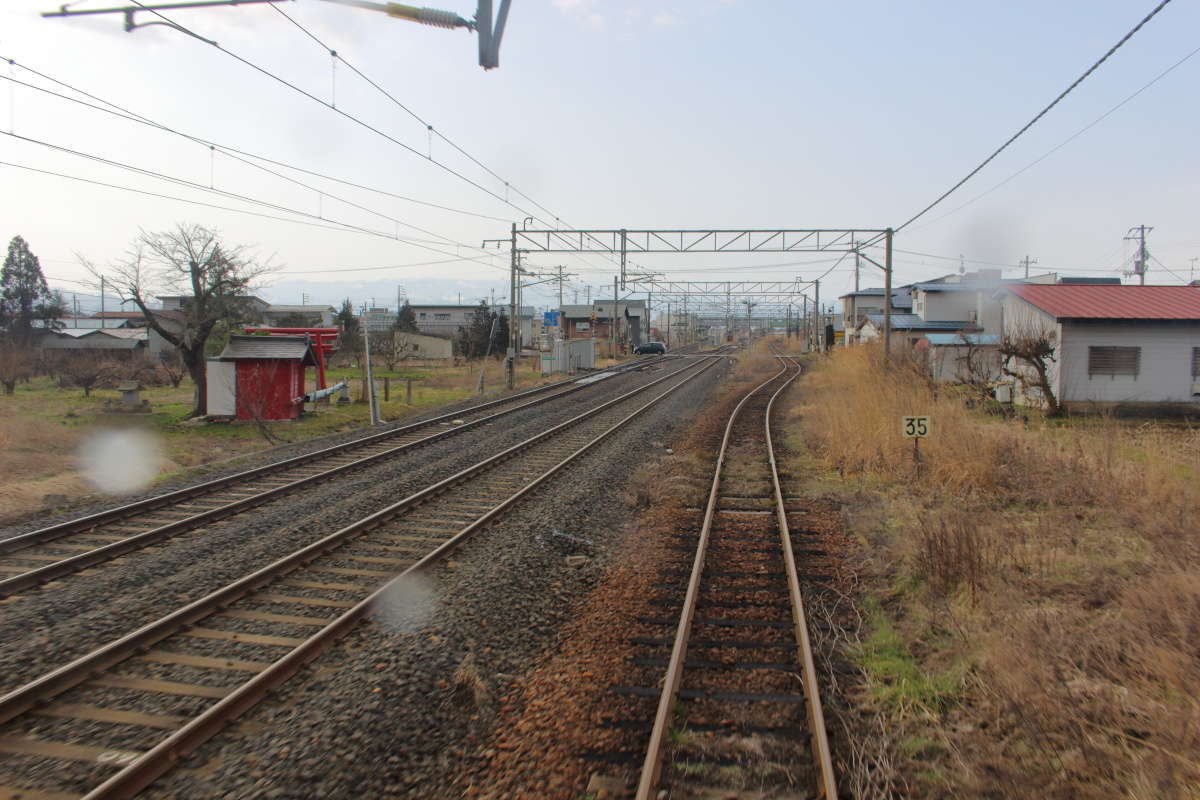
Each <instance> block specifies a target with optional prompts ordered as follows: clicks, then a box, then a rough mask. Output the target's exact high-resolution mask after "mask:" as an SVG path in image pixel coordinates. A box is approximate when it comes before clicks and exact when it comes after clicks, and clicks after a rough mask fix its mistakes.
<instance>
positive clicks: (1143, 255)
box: [1125, 225, 1154, 286]
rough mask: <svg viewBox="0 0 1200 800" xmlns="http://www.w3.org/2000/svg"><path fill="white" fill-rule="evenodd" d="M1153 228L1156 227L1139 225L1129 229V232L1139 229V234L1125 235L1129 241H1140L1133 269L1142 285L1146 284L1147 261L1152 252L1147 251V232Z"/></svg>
mask: <svg viewBox="0 0 1200 800" xmlns="http://www.w3.org/2000/svg"><path fill="white" fill-rule="evenodd" d="M1152 230H1154V228H1150V227H1147V226H1146V225H1138V226H1137V227H1136V228H1130V229H1129V233H1133V232H1134V231H1137V232H1138V233H1137V236H1129V235H1126V236H1125V239H1126V240H1127V241H1130V240H1132V241H1135V242H1137V243H1138V254H1137V258H1136V259H1135V260H1134V262H1133V271H1134V272H1135V273H1137V276H1138V278H1139V279H1140V283H1141V285H1142V286H1145V285H1146V261H1147V259H1149V257H1150V254H1149V253H1147V252H1146V234H1147V233H1149V232H1150V231H1152Z"/></svg>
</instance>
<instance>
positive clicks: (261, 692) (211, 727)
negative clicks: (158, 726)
mask: <svg viewBox="0 0 1200 800" xmlns="http://www.w3.org/2000/svg"><path fill="white" fill-rule="evenodd" d="M720 361H721V358H720V357H711V358H707V359H696V360H692V361H690V362H689V363H688V364H687V365H686V366H684V367H682V368H681V369H679V370H676V371H673V372H671V373H670V374H668V375H666V376H663V377H661V378H658V379H656V380H654V381H653V382H651V383H648V384H646V385H644V386H640V387H638V388H636V389H633V390H632V391H629V392H626V393H623V394H621V395H620V396H618V397H616V398H613V399H612V400H609V401H607V402H605V403H604V404H602V405H600V406H598V407H596V408H592V409H589V410H588V411H586V412H584V413H582V414H579V415H577V416H575V417H572V418H571V419H569V420H566V421H565V422H562V423H560V424H558V425H555V426H553V427H552V428H550V429H548V430H546V431H543V432H541V433H539V434H537V435H536V436H533V437H531V438H529V439H526V440H525V441H523V442H521V443H519V444H517V445H514V446H512V447H510V448H508V449H506V450H504V451H503V452H500V453H497V454H495V455H493V456H491V457H489V458H487V459H484V460H482V461H480V462H479V463H477V464H475V465H473V466H471V467H469V468H467V469H465V470H462V471H460V472H458V473H456V474H455V475H452V476H450V477H449V478H446V479H444V480H442V481H440V482H438V483H437V484H434V485H433V486H430V487H427V488H426V489H423V490H421V491H419V492H417V493H415V494H413V495H411V496H409V497H407V498H405V499H403V500H401V501H399V502H398V503H395V504H393V505H391V506H388V507H387V508H385V509H382V510H380V511H377V512H375V513H373V514H371V515H369V516H367V517H364V518H363V519H360V520H358V521H356V522H355V523H353V524H351V525H349V526H346V527H345V528H342V529H341V530H339V531H337V532H335V533H333V534H331V535H329V536H327V537H325V538H323V539H321V540H319V541H317V542H314V543H312V544H310V545H308V546H306V547H304V548H302V549H300V550H298V551H296V552H294V553H291V554H290V555H288V556H285V557H284V558H281V559H279V560H277V561H276V562H274V563H273V564H270V565H268V566H266V567H263V568H262V569H259V570H257V571H255V572H253V573H251V574H249V575H246V576H244V577H243V578H241V579H239V580H237V581H235V582H233V583H231V584H229V585H227V586H225V587H224V588H222V589H219V590H217V591H215V592H212V593H211V594H209V595H207V596H206V597H204V598H201V599H199V600H197V601H195V602H193V603H190V604H188V605H186V606H184V607H182V608H180V609H178V610H176V611H174V612H172V613H170V614H168V615H166V616H164V617H163V618H161V619H159V620H157V621H155V622H152V623H150V624H148V625H145V626H143V627H141V628H139V629H138V630H136V631H134V632H132V633H129V634H127V635H125V636H122V637H120V638H119V639H117V640H115V641H113V642H110V643H109V644H107V645H105V646H103V647H100V648H98V649H97V650H94V651H92V652H91V653H89V654H87V655H85V656H83V657H81V658H78V659H76V660H75V661H73V662H71V663H69V664H67V665H64V666H62V667H60V668H58V669H55V670H53V671H51V672H49V673H47V674H45V675H43V676H41V677H40V678H37V679H35V680H33V681H31V682H29V683H27V684H25V685H24V686H22V687H20V688H18V689H16V690H14V691H12V692H10V693H8V694H7V695H5V696H3V697H0V725H3V726H4V728H5V729H6V730H0V752H9V753H12V752H17V753H21V752H24V751H22V750H21V749H20V748H21V747H23V746H25V747H28V746H29V745H28V742H26V743H25V744H22V743H21V742H19V741H16V743H14V741H15V740H17V739H18V738H19V737H16V736H12V735H5V734H7V733H8V732H9V731H10V730H11V728H12V726H13V725H14V724H19V723H20V720H22V719H23V715H24V714H26V713H29V712H35V713H36V711H37V709H40V708H44V707H46V705H47V704H48V703H53V702H55V700H56V698H59V697H61V696H62V695H63V694H64V693H65V692H67V691H68V690H71V689H74V688H77V687H83V686H85V685H92V683H94V682H95V680H96V679H97V676H102V675H103V674H104V673H106V672H107V671H110V670H112V669H113V668H115V667H116V666H117V665H120V664H122V663H123V662H125V661H126V660H128V659H129V658H131V657H133V656H136V655H139V654H144V653H150V652H152V651H153V648H154V647H155V646H156V645H158V644H160V643H162V642H164V641H165V640H167V639H169V638H171V637H175V636H183V637H187V636H188V635H193V636H195V635H201V634H204V635H207V636H209V638H212V633H213V632H212V631H211V630H208V631H207V632H205V631H202V630H201V629H199V628H197V627H196V626H197V623H199V622H200V621H202V620H205V619H206V618H208V617H213V616H217V617H220V616H230V615H231V611H230V608H231V606H233V605H234V604H235V603H238V602H239V601H244V600H245V601H248V602H254V599H255V595H256V593H259V592H260V591H261V590H262V589H264V588H266V587H268V586H271V585H273V584H275V583H276V582H280V581H283V582H284V583H285V584H286V583H287V582H289V581H295V577H294V576H295V574H297V573H301V571H302V570H309V571H312V572H314V573H319V572H321V571H325V572H331V571H332V572H334V573H337V574H343V575H344V574H352V573H361V574H363V575H372V574H378V573H373V572H368V571H356V570H347V569H343V568H340V567H339V568H336V569H335V568H332V567H330V566H329V564H330V563H333V564H338V563H342V561H343V560H345V559H351V560H352V559H354V558H358V559H359V560H366V561H368V562H370V563H376V562H385V561H386V562H393V563H399V559H396V558H390V559H388V558H378V557H370V556H353V555H347V553H348V552H349V551H350V550H351V549H352V548H353V547H354V546H355V544H356V543H357V542H360V541H363V540H371V539H372V537H374V538H375V539H376V540H387V537H386V536H384V535H382V534H381V532H383V534H386V531H387V530H388V528H387V526H388V525H395V524H396V521H397V520H398V519H405V518H406V516H405V515H417V516H419V515H420V512H421V510H422V509H425V508H428V507H429V506H430V505H431V504H433V503H434V501H435V499H437V498H440V497H450V498H452V501H453V502H458V503H459V506H458V507H461V508H472V507H480V506H479V500H478V497H479V496H481V495H480V493H483V494H484V495H487V493H488V492H495V491H496V489H488V488H487V484H488V483H489V480H488V479H484V480H480V481H475V480H474V479H475V478H477V477H480V476H485V475H490V473H491V471H492V469H493V468H494V467H496V466H498V465H500V464H502V463H506V462H510V461H513V460H514V459H517V462H518V466H520V469H521V470H523V471H520V472H519V474H520V475H521V476H528V478H526V477H521V478H520V479H519V487H518V488H517V490H516V491H511V493H510V490H508V489H504V490H503V494H504V496H503V498H502V499H501V500H500V501H499V502H494V501H492V502H490V503H489V505H490V508H488V510H487V511H486V512H485V513H483V514H477V512H472V514H471V516H472V517H474V519H473V520H472V521H471V522H470V524H467V525H465V526H464V527H461V528H457V529H455V530H454V532H452V533H451V534H450V535H449V536H448V537H444V538H442V539H441V540H440V541H438V542H437V543H436V546H433V547H431V548H429V549H427V550H426V551H425V552H423V553H421V554H420V556H419V557H414V558H413V559H411V560H409V561H408V562H407V564H406V565H405V566H404V568H403V569H396V570H393V571H392V577H391V578H390V579H389V580H387V582H385V583H383V584H382V585H376V586H375V588H374V589H373V590H371V587H361V588H362V591H363V592H364V593H366V596H365V597H361V599H359V600H357V601H356V602H354V603H353V604H352V605H351V604H349V603H347V604H346V605H350V607H349V608H348V609H347V610H345V611H344V612H342V613H340V614H339V615H338V616H337V617H336V618H334V619H331V620H330V619H320V622H321V625H322V627H321V629H320V630H319V631H318V632H317V633H316V634H315V635H313V636H311V637H308V638H307V639H305V640H303V641H301V642H299V643H297V644H295V645H294V646H292V645H290V644H289V645H287V648H288V652H287V653H286V654H284V655H283V656H282V657H280V658H278V659H276V660H274V661H273V662H272V663H270V664H269V665H264V668H263V669H261V670H259V671H257V672H256V673H255V674H254V676H253V677H252V678H250V679H249V680H247V681H245V682H243V683H242V684H241V685H239V686H238V687H237V688H236V689H234V690H232V692H228V693H223V694H222V695H220V699H219V700H217V702H215V703H213V704H212V705H210V706H209V707H208V708H206V709H205V710H204V711H202V712H201V713H200V714H198V715H196V716H195V717H193V718H191V719H190V720H187V721H186V722H184V723H183V724H182V725H181V726H180V727H178V728H177V729H175V730H174V731H173V732H172V733H170V734H169V735H167V736H166V738H164V739H162V740H161V741H159V742H158V743H157V744H156V745H154V746H153V747H151V748H150V749H148V750H145V751H144V752H126V751H115V752H117V753H118V756H116V757H113V756H110V757H108V758H107V760H105V759H104V758H97V763H102V764H106V765H107V766H109V767H111V766H119V767H121V768H120V769H119V771H117V772H116V773H115V774H112V775H110V776H109V777H108V778H107V779H105V780H103V781H102V782H100V783H99V784H98V785H96V786H95V788H93V789H92V790H91V791H90V792H88V793H87V795H86V798H90V799H91V800H98V799H99V798H118V797H119V798H127V797H131V796H133V795H135V794H136V793H137V792H139V791H140V790H141V789H142V788H144V787H146V786H147V785H149V784H150V783H151V782H152V781H153V780H154V779H155V778H157V777H158V776H160V775H162V774H164V773H165V772H166V771H168V770H169V769H170V768H171V766H172V765H173V764H174V763H175V762H176V761H177V760H178V759H179V758H182V757H183V756H184V755H186V754H187V753H188V752H190V751H191V750H193V749H194V748H196V747H198V746H199V745H200V744H202V743H203V742H205V741H207V740H208V739H209V738H211V737H212V736H214V735H216V733H217V732H219V731H220V730H222V729H223V728H224V727H225V726H226V725H228V724H229V723H230V722H232V721H233V720H234V719H236V718H237V717H238V716H240V715H241V714H243V713H245V712H246V711H247V710H248V709H249V708H251V707H253V706H254V705H255V704H256V703H258V702H260V701H261V700H262V699H263V698H265V697H266V696H267V695H268V694H269V692H270V691H271V690H272V689H273V688H275V687H278V686H279V685H281V684H282V683H283V682H285V681H286V680H288V679H289V678H290V677H291V676H293V675H294V674H295V673H296V672H297V671H298V670H299V669H300V668H301V667H302V666H303V665H304V664H306V663H308V662H309V661H311V660H312V659H313V658H315V657H316V656H317V655H318V654H320V653H321V652H323V651H324V650H325V649H326V648H328V647H329V646H330V645H331V644H332V643H333V642H335V641H336V640H337V639H338V638H340V637H341V636H342V635H344V634H345V633H346V632H347V631H349V630H350V629H351V628H352V627H353V626H354V625H355V624H356V623H357V622H358V621H359V620H361V619H362V618H363V617H364V616H366V615H367V614H368V613H369V612H370V611H371V610H372V609H373V608H374V607H375V606H376V605H377V604H378V603H379V601H380V599H381V598H382V597H385V596H386V594H387V592H388V591H389V589H390V588H391V587H392V586H394V585H395V584H396V582H397V581H399V580H402V579H404V577H405V576H408V575H410V574H412V573H413V572H415V571H419V570H424V569H427V568H428V567H429V566H431V565H433V564H435V563H437V562H438V561H439V560H441V559H442V558H444V557H445V556H446V554H448V553H449V552H451V551H452V550H453V549H454V548H456V547H457V546H459V545H460V544H462V543H463V542H464V541H465V540H466V539H467V538H469V537H470V536H471V535H473V534H475V533H477V532H478V531H479V530H480V529H481V528H482V527H483V526H484V525H486V524H487V523H488V522H490V521H492V520H494V519H495V518H496V517H497V516H499V515H500V514H502V513H503V512H504V511H505V510H506V509H508V508H510V507H511V506H512V505H513V504H514V503H516V502H518V501H519V500H520V499H521V498H522V497H524V496H525V495H526V494H528V493H529V492H530V491H532V490H533V489H534V488H536V487H537V486H540V485H542V484H544V483H545V482H546V481H547V480H549V479H550V478H551V477H553V476H554V475H555V474H557V473H558V472H559V471H560V470H562V469H563V468H564V467H566V466H567V465H568V464H570V463H571V462H573V461H574V460H576V459H577V458H579V457H580V456H582V455H583V454H584V453H586V452H588V451H590V450H591V449H592V448H593V447H595V446H596V445H597V444H599V443H600V442H602V441H603V440H605V439H606V438H608V437H609V436H611V435H612V434H613V433H615V432H616V431H618V430H620V429H621V428H622V427H624V426H625V425H627V424H628V423H629V422H631V421H632V420H634V419H636V418H637V417H638V416H639V415H641V414H642V413H644V412H645V411H646V410H648V409H649V408H651V407H652V406H654V405H655V404H656V403H659V402H660V401H662V400H663V399H664V398H666V397H668V396H670V395H671V394H672V393H674V392H676V391H678V390H679V389H681V388H682V387H684V386H686V385H688V384H689V383H690V382H691V381H693V380H694V379H696V378H697V377H699V376H700V375H702V374H704V373H705V372H707V371H708V370H709V369H711V368H712V367H713V366H714V365H716V364H718V363H720ZM664 382H668V385H667V386H666V387H665V388H664V390H663V391H661V392H659V393H657V394H655V395H654V396H653V397H652V398H651V399H650V400H648V401H646V402H645V403H641V404H638V405H636V407H635V408H634V409H633V410H632V411H629V412H628V413H626V410H625V408H624V407H623V406H624V404H627V403H629V402H630V401H635V400H636V398H638V396H639V395H641V394H643V393H645V392H648V391H649V390H651V389H652V388H653V387H656V386H659V385H661V384H663V383H664ZM614 414H615V415H617V416H616V418H615V421H612V417H613V415H614ZM515 470H516V468H514V467H513V466H512V465H511V464H510V465H509V468H508V469H507V470H506V474H508V473H513V472H514V471H515ZM456 491H457V492H460V495H459V496H457V499H456V500H455V499H454V498H455V497H456V496H455V495H454V492H456ZM471 492H475V495H472V494H471ZM491 496H494V495H491ZM447 502H451V501H447ZM402 530H403V528H402ZM413 530H417V528H413ZM402 538H404V539H412V538H414V537H412V536H406V537H402ZM392 541H395V539H392ZM430 541H431V543H432V540H430ZM372 546H374V547H377V548H384V547H386V549H387V550H389V551H394V550H398V549H399V548H396V547H387V546H386V545H381V544H375V545H372ZM327 556H329V558H326V557H327ZM322 559H325V560H324V561H322ZM376 583H378V581H376ZM298 585H304V586H309V587H312V586H319V585H321V584H314V583H312V582H304V583H298ZM330 586H332V584H331V585H330ZM339 586H343V585H342V584H339ZM326 588H328V586H327V587H326ZM350 588H355V587H353V586H351V587H350ZM281 599H289V600H291V601H294V602H297V603H303V602H312V599H311V598H308V599H307V600H306V599H305V598H300V597H292V598H281V597H280V596H279V595H274V594H265V593H264V594H263V595H262V599H261V601H260V602H263V603H273V604H278V603H279V602H280V601H281ZM326 602H327V601H326ZM235 611H236V610H235ZM241 614H242V618H244V619H256V620H268V619H270V618H281V619H284V620H292V621H295V620H297V619H314V620H315V619H318V618H315V617H307V618H302V617H297V616H287V615H274V614H263V613H261V612H246V611H242V612H241ZM218 633H219V631H218ZM226 638H228V637H226ZM233 638H235V639H236V638H237V637H236V636H235V637H233ZM243 638H244V639H246V640H255V639H268V638H272V637H262V636H258V637H256V636H244V637H243ZM171 654H172V655H173V656H174V657H176V658H178V657H179V655H178V653H177V652H175V651H172V653H171ZM188 658H191V659H192V660H193V661H195V660H197V659H199V660H201V661H205V662H215V661H217V659H212V658H207V659H206V658H204V657H202V656H197V657H192V656H188ZM178 663H188V662H187V661H182V662H178ZM229 663H240V664H241V665H242V666H241V667H237V666H230V667H225V669H239V668H242V669H244V668H245V666H244V665H245V663H246V662H229ZM212 668H219V667H216V666H212ZM100 685H104V684H100ZM195 688H198V689H204V688H205V687H195ZM148 691H153V688H151V689H148ZM202 696H214V695H202ZM66 708H67V711H66V712H64V713H66V714H67V715H71V714H83V715H84V716H81V717H79V718H80V719H83V720H87V719H96V718H97V717H96V715H97V714H111V713H112V712H108V711H106V710H105V709H94V708H91V707H85V706H81V705H79V704H66ZM80 708H85V711H79V710H78V709H80ZM86 709H90V710H86ZM87 714H91V715H92V716H90V717H89V716H86V715H87ZM37 745H38V747H40V748H41V749H42V750H43V751H45V750H46V749H47V748H49V749H54V748H56V747H57V748H59V749H60V750H62V751H63V752H65V753H72V752H74V753H78V752H79V749H80V748H79V747H78V746H77V745H75V744H70V745H66V744H63V743H47V742H45V741H41V740H39V741H38V742H37ZM6 748H7V749H6ZM72 748H73V749H72ZM84 749H86V748H84ZM93 749H98V748H93ZM89 752H90V751H89ZM62 757H66V758H69V757H71V756H70V755H64V756H62ZM10 775H11V773H10ZM5 790H8V791H10V792H14V793H18V792H20V791H28V790H25V789H16V788H14V787H0V795H3V793H4V791H5Z"/></svg>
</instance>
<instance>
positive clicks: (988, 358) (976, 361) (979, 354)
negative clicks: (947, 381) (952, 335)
mask: <svg viewBox="0 0 1200 800" xmlns="http://www.w3.org/2000/svg"><path fill="white" fill-rule="evenodd" d="M958 338H959V341H958V342H956V343H955V345H956V349H961V350H962V351H963V353H962V355H960V356H958V357H957V358H955V362H956V363H957V364H958V369H957V373H958V374H957V377H958V379H959V380H961V381H962V382H963V384H964V385H965V386H966V387H967V388H968V389H969V390H970V391H971V394H972V395H973V396H974V397H975V398H977V399H978V400H980V401H982V402H986V401H988V400H990V399H991V397H992V381H993V380H995V378H996V374H995V373H996V371H995V369H994V368H993V364H994V359H993V357H992V352H991V351H989V350H988V349H987V348H986V347H983V346H981V345H980V344H979V339H978V337H977V336H975V335H972V334H967V333H960V334H959V335H958Z"/></svg>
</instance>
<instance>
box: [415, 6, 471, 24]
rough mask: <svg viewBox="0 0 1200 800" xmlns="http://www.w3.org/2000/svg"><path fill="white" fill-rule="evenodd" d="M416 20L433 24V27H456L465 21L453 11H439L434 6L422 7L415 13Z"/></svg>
mask: <svg viewBox="0 0 1200 800" xmlns="http://www.w3.org/2000/svg"><path fill="white" fill-rule="evenodd" d="M417 22H422V23H424V24H426V25H433V26H434V27H435V28H458V27H461V26H463V25H465V24H466V21H465V20H464V19H463V18H462V17H460V16H458V14H455V13H454V12H453V11H439V10H438V9H436V8H422V9H421V11H420V12H419V13H418V14H417Z"/></svg>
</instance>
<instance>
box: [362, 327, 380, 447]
mask: <svg viewBox="0 0 1200 800" xmlns="http://www.w3.org/2000/svg"><path fill="white" fill-rule="evenodd" d="M362 332H363V346H364V348H365V349H366V356H367V411H368V413H369V414H370V415H371V424H372V425H378V424H379V404H378V403H377V402H376V400H375V370H374V369H373V366H372V364H371V332H370V331H369V330H367V327H366V326H365V325H364V326H363V328H362Z"/></svg>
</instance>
